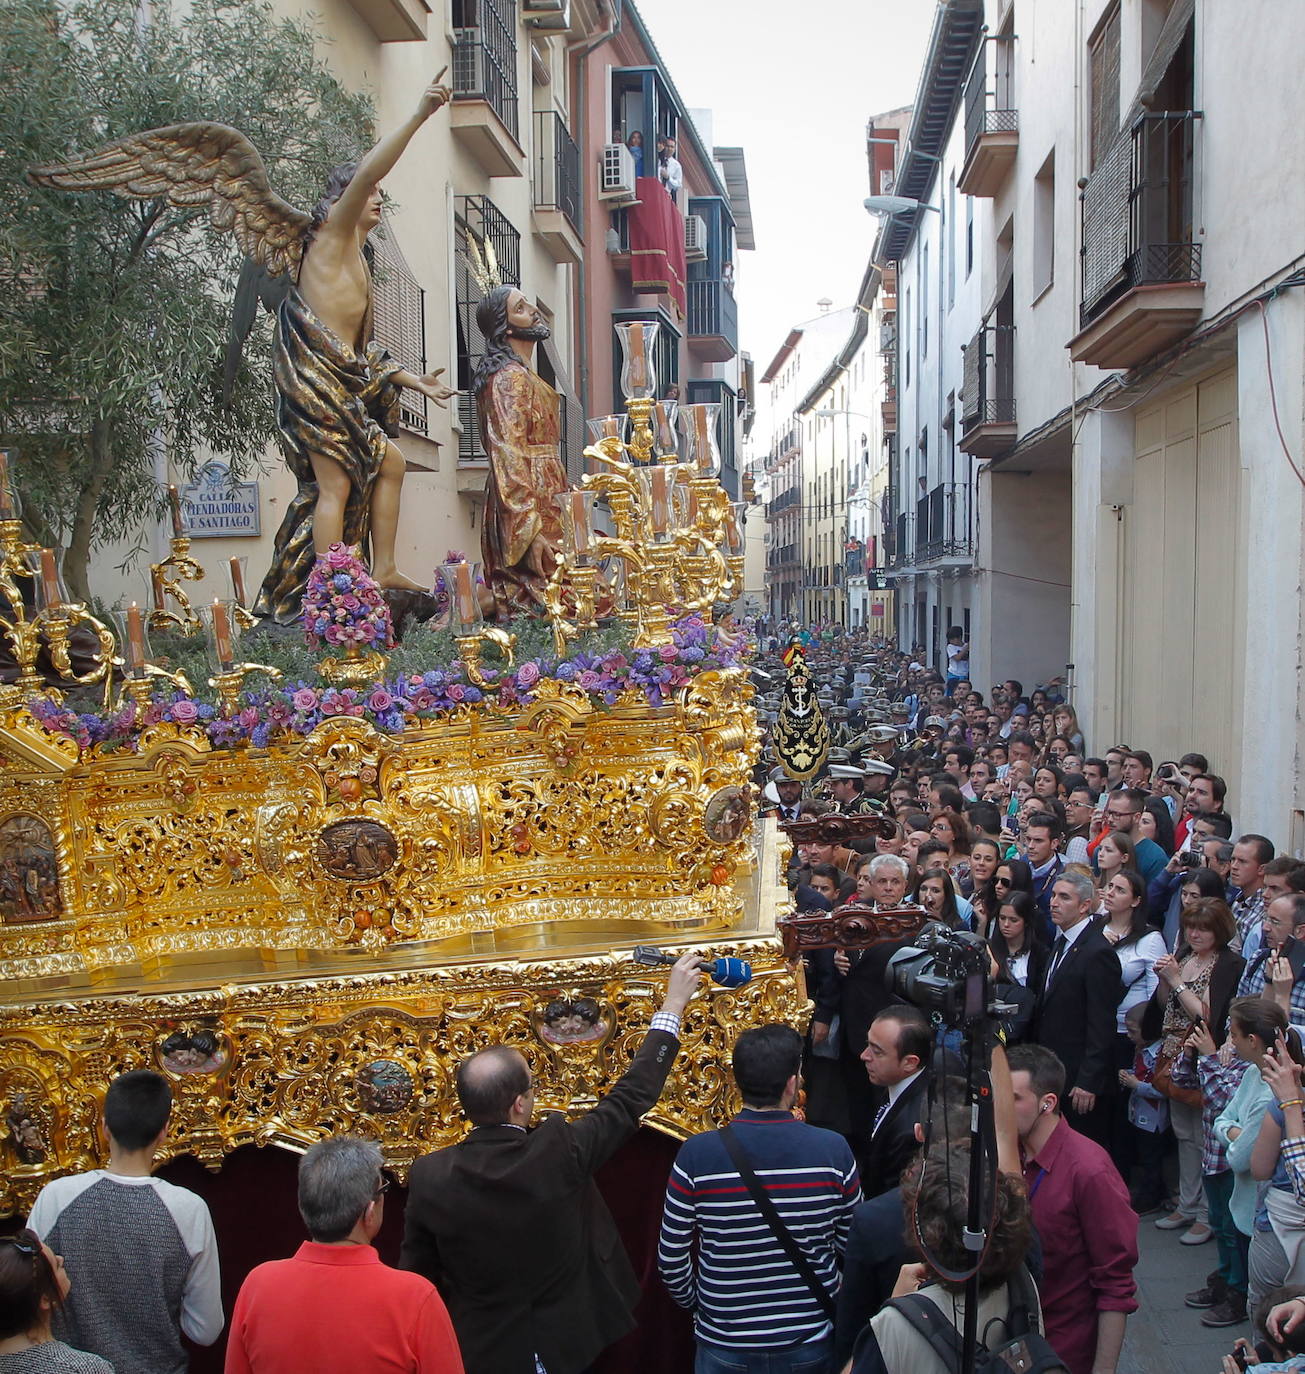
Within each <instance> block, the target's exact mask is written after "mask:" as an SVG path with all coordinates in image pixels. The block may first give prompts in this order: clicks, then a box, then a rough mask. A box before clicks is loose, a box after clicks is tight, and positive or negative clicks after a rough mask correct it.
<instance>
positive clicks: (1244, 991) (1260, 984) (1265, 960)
mask: <svg viewBox="0 0 1305 1374" xmlns="http://www.w3.org/2000/svg"><path fill="white" fill-rule="evenodd" d="M1269 953H1270V951H1269V950H1267V949H1262V950H1260V952H1259V953H1258V954H1257V955H1255V956H1254V958H1252V959H1251V960H1250V962H1249V963H1248V964H1247V965H1246V972H1245V973H1243V974H1242V976H1241V979H1240V980H1239V982H1238V984H1237V996H1238V997H1268V998H1269V999H1270V1000H1272V998H1273V986H1272V984H1270V983H1268V982H1267V977H1266V975H1267V974H1268V971H1269ZM1287 1019H1288V1020H1289V1021H1290V1022H1291V1023H1292V1025H1294V1026H1297V1025H1305V973H1302V974H1301V976H1300V977H1299V978H1297V979H1296V981H1295V982H1294V983H1292V985H1291V1010H1290V1011H1289V1012H1288V1013H1287Z"/></svg>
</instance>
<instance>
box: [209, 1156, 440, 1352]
mask: <svg viewBox="0 0 1305 1374" xmlns="http://www.w3.org/2000/svg"><path fill="white" fill-rule="evenodd" d="M381 1164H382V1157H381V1147H380V1146H379V1145H378V1144H376V1142H375V1141H373V1140H359V1139H357V1138H356V1137H354V1136H347V1135H341V1136H332V1137H330V1138H329V1139H327V1140H322V1141H319V1142H318V1143H317V1144H316V1145H314V1146H313V1147H312V1148H311V1149H310V1150H309V1151H308V1153H307V1154H305V1155H304V1157H303V1159H302V1160H300V1162H299V1215H300V1216H302V1217H303V1219H304V1225H305V1226H306V1227H307V1228H308V1235H309V1237H310V1239H309V1240H306V1241H305V1242H304V1243H303V1244H302V1245H301V1246H300V1247H299V1249H298V1251H297V1252H296V1253H295V1255H294V1257H293V1258H291V1259H285V1260H272V1261H271V1262H270V1263H268V1264H260V1265H259V1266H258V1267H257V1268H256V1269H254V1270H252V1271H251V1272H250V1274H249V1276H248V1277H247V1278H246V1279H245V1282H244V1284H243V1285H242V1286H241V1289H240V1296H239V1297H238V1298H237V1299H236V1307H235V1311H234V1312H233V1313H232V1316H231V1336H230V1339H229V1340H228V1342H227V1359H226V1374H296V1371H301V1370H302V1371H303V1374H357V1371H358V1370H363V1369H386V1370H395V1371H399V1370H404V1371H411V1374H463V1370H462V1357H461V1355H460V1354H459V1353H458V1342H457V1337H456V1336H455V1335H454V1334H453V1324H452V1323H451V1322H450V1321H449V1314H448V1312H447V1311H446V1310H445V1307H444V1303H443V1302H442V1301H441V1299H440V1295H439V1293H438V1292H436V1290H435V1286H434V1284H432V1283H431V1282H430V1281H429V1280H428V1279H424V1278H422V1277H421V1275H419V1274H406V1273H403V1272H402V1271H401V1270H398V1269H391V1268H389V1266H388V1265H384V1264H382V1263H381V1257H380V1256H379V1255H378V1254H377V1253H376V1251H375V1249H374V1248H373V1246H372V1242H373V1241H374V1240H375V1239H376V1235H377V1232H379V1231H380V1229H381V1224H382V1222H383V1221H384V1219H385V1193H386V1191H387V1190H388V1188H389V1186H390V1184H389V1181H388V1180H387V1179H386V1177H385V1175H384V1174H383V1173H382V1172H381Z"/></svg>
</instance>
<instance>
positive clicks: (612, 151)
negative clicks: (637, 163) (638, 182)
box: [598, 143, 634, 200]
mask: <svg viewBox="0 0 1305 1374" xmlns="http://www.w3.org/2000/svg"><path fill="white" fill-rule="evenodd" d="M598 199H599V200H633V199H634V158H633V157H631V156H630V150H629V149H628V148H627V147H626V146H625V144H624V143H606V144H604V145H603V179H602V181H601V182H600V183H599V191H598Z"/></svg>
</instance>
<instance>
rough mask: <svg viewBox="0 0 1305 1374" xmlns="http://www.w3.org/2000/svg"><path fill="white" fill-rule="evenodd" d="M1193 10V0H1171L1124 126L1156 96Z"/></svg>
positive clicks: (1148, 105) (1194, 10)
mask: <svg viewBox="0 0 1305 1374" xmlns="http://www.w3.org/2000/svg"><path fill="white" fill-rule="evenodd" d="M1195 13H1196V0H1174V5H1173V8H1172V9H1171V10H1170V11H1169V17H1168V18H1167V19H1166V20H1165V23H1164V28H1162V29H1161V30H1160V37H1159V38H1157V39H1156V44H1155V51H1154V52H1152V54H1151V59H1150V61H1149V62H1147V64H1146V70H1145V71H1144V72H1143V73H1142V80H1141V83H1140V84H1139V85H1138V88H1137V98H1136V99H1135V100H1134V101H1133V104H1132V107H1131V108H1130V109H1129V111H1128V118H1127V119H1126V120H1124V128H1126V129H1127V128H1128V127H1129V126H1130V125H1131V124H1132V123H1133V120H1134V119H1136V118H1137V116H1138V115H1140V114H1141V113H1142V111H1143V110H1144V109H1148V108H1150V104H1151V101H1152V100H1153V99H1154V98H1155V93H1156V91H1158V90H1159V89H1160V83H1161V82H1162V81H1163V80H1164V79H1165V73H1166V72H1167V71H1168V70H1169V64H1170V63H1171V62H1172V61H1173V60H1174V56H1175V54H1176V53H1177V52H1178V49H1179V48H1181V47H1182V45H1183V39H1184V37H1185V36H1186V34H1187V26H1188V25H1189V24H1190V23H1191V22H1192V17H1193V15H1194V14H1195Z"/></svg>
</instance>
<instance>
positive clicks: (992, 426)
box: [957, 324, 1016, 458]
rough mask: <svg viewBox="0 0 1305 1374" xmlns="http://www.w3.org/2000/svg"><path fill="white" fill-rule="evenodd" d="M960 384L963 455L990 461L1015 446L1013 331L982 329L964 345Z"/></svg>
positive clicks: (1008, 327)
mask: <svg viewBox="0 0 1305 1374" xmlns="http://www.w3.org/2000/svg"><path fill="white" fill-rule="evenodd" d="M964 354H965V359H964V366H963V369H962V380H961V437H960V441H959V443H958V445H957V447H958V448H960V450H961V452H962V453H970V454H973V455H974V457H976V458H991V457H993V456H994V455H995V454H998V453H1003V452H1005V450H1006V449H1008V448H1009V447H1010V446H1011V445H1012V444H1013V443H1014V442H1015V437H1016V427H1015V396H1014V390H1015V330H1014V327H1013V326H1011V325H991V324H988V325H984V326H983V327H982V328H981V329H980V330H979V332H978V333H977V334H976V335H975V336H974V338H972V339H971V340H970V342H969V343H968V344H966V346H965V349H964Z"/></svg>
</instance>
